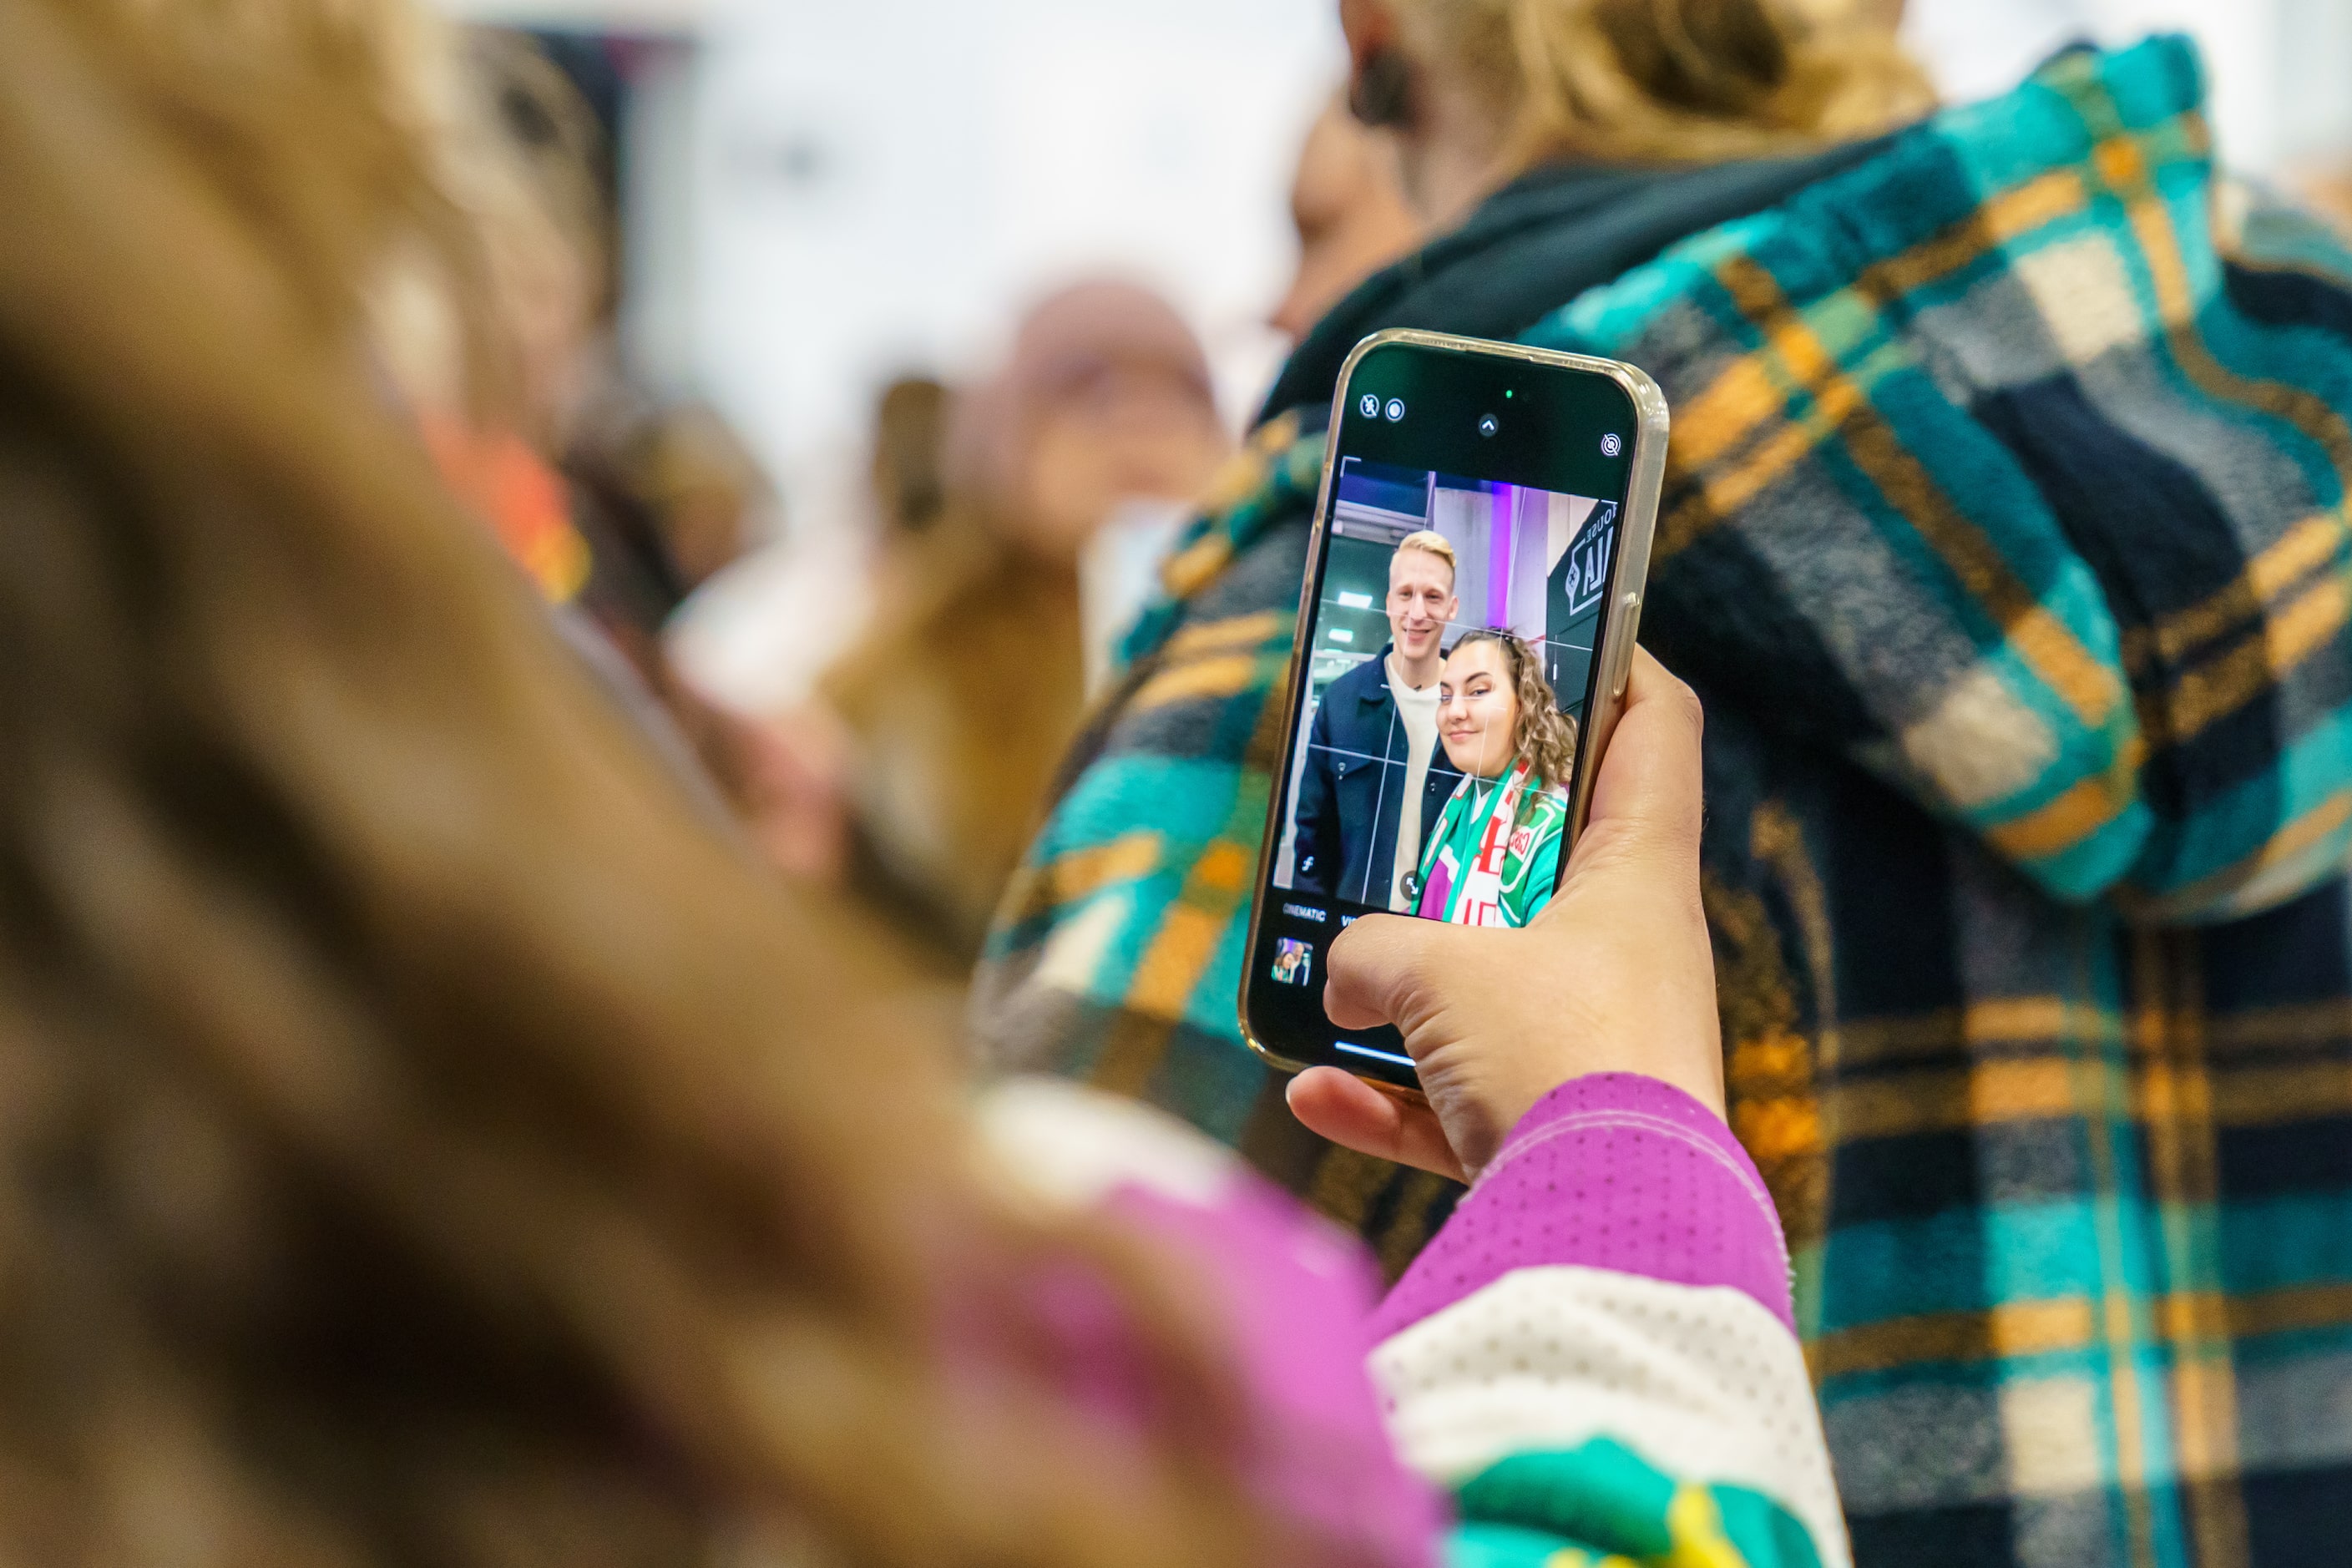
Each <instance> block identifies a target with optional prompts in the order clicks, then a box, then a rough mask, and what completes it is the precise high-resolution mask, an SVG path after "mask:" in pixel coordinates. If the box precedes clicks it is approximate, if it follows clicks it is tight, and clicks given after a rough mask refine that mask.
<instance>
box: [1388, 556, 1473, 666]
mask: <svg viewBox="0 0 2352 1568" xmlns="http://www.w3.org/2000/svg"><path fill="white" fill-rule="evenodd" d="M1457 607H1458V605H1457V603H1456V601H1455V599H1454V568H1453V567H1451V566H1449V565H1447V564H1446V563H1444V561H1443V560H1441V559H1440V558H1439V557H1437V556H1434V555H1432V554H1431V553H1430V552H1428V551H1426V550H1400V551H1398V552H1396V553H1395V554H1394V555H1392V556H1391V557H1390V558H1389V603H1388V611H1389V637H1390V638H1391V640H1392V641H1393V642H1395V644H1396V650H1397V653H1398V655H1399V657H1401V658H1404V659H1406V660H1408V661H1410V660H1415V659H1423V658H1430V657H1431V656H1432V655H1433V654H1435V653H1436V652H1437V644H1438V639H1439V638H1441V637H1444V635H1445V623H1446V622H1448V621H1450V620H1452V619H1453V618H1454V610H1455V609H1456V608H1457ZM1423 679H1427V678H1426V677H1424V678H1423Z"/></svg>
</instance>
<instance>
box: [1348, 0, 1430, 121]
mask: <svg viewBox="0 0 2352 1568" xmlns="http://www.w3.org/2000/svg"><path fill="white" fill-rule="evenodd" d="M1339 30H1340V31H1341V32H1343V33H1345V34H1346V35H1347V37H1348V111H1349V113H1350V114H1352V115H1354V116H1355V117H1356V118H1357V119H1358V120H1359V121H1362V122H1363V123H1364V124H1366V125H1369V126H1372V127H1374V128H1376V129H1378V128H1381V127H1387V128H1390V129H1402V128H1403V127H1405V126H1408V125H1410V124H1411V123H1412V97H1413V94H1412V67H1411V66H1410V65H1409V64H1407V63H1406V61H1405V58H1404V53H1403V51H1402V49H1400V48H1399V47H1398V45H1397V26H1396V15H1395V13H1394V12H1392V11H1391V10H1390V9H1389V8H1388V6H1387V5H1385V4H1383V3H1382V0H1339Z"/></svg>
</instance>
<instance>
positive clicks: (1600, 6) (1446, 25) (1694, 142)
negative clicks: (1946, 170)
mask: <svg viewBox="0 0 2352 1568" xmlns="http://www.w3.org/2000/svg"><path fill="white" fill-rule="evenodd" d="M1388 3H1389V4H1390V5H1391V6H1392V7H1393V8H1394V10H1395V11H1396V13H1397V15H1398V16H1399V17H1400V19H1401V21H1402V23H1403V24H1404V25H1405V26H1406V27H1407V29H1408V32H1417V33H1418V34H1419V35H1420V40H1419V41H1420V42H1421V44H1422V45H1423V47H1424V48H1427V49H1433V50H1434V51H1435V52H1436V54H1437V55H1438V56H1439V57H1441V58H1444V60H1445V61H1446V63H1447V64H1448V65H1449V66H1451V67H1452V68H1454V70H1456V71H1457V72H1459V73H1460V74H1461V75H1462V76H1463V77H1464V78H1465V79H1466V80H1467V81H1469V82H1470V83H1472V84H1473V85H1474V86H1475V87H1476V88H1477V89H1479V90H1480V91H1481V92H1482V94H1483V95H1484V97H1485V98H1486V100H1487V101H1488V102H1490V103H1491V104H1492V105H1493V106H1494V109H1495V112H1496V118H1497V129H1498V131H1499V132H1500V146H1499V149H1498V150H1499V151H1500V153H1501V154H1502V156H1503V159H1504V161H1505V163H1507V165H1509V166H1512V167H1526V166H1528V165H1531V164H1533V163H1540V162H1543V161H1545V160H1547V159H1552V158H1561V157H1574V158H1584V159H1591V160H1595V161H1601V162H1622V163H1712V162H1720V161H1725V160H1730V159H1738V158H1756V157H1769V156H1772V155H1775V154H1780V153H1798V152H1802V151H1805V150H1807V149H1810V148H1815V147H1820V146H1822V145H1825V144H1828V143H1832V142H1841V141H1847V140H1851V139H1853V138H1857V137H1862V136H1868V135H1872V134H1874V133H1876V132H1881V131H1885V130H1887V129H1890V128H1892V127H1893V126H1895V125H1898V124H1901V123H1904V122H1905V121H1910V120H1914V119H1916V118H1918V117H1919V116H1921V115H1923V114H1925V113H1927V111H1928V110H1930V109H1932V108H1933V107H1934V104H1935V93H1934V89H1932V88H1931V87H1930V86H1929V84H1928V81H1927V75H1926V73H1925V72H1923V71H1922V70H1921V69H1920V68H1919V67H1918V66H1917V65H1916V64H1915V63H1914V62H1913V61H1912V60H1911V59H1910V58H1909V57H1908V56H1906V54H1905V53H1904V52H1903V50H1902V49H1901V47H1899V46H1898V45H1897V44H1896V42H1895V17H1896V16H1898V15H1899V7H1889V6H1886V5H1880V4H1875V3H1873V0H1815V3H1813V4H1811V5H1801V4H1798V3H1795V0H1388Z"/></svg>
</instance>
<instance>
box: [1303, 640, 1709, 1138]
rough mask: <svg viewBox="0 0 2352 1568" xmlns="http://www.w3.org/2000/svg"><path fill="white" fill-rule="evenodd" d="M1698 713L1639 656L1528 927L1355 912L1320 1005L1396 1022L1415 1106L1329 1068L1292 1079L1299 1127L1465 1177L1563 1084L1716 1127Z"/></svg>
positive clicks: (1348, 1020)
mask: <svg viewBox="0 0 2352 1568" xmlns="http://www.w3.org/2000/svg"><path fill="white" fill-rule="evenodd" d="M1700 727H1701V720H1700V714H1699V709H1698V701H1697V699H1696V698H1695V697H1693V696H1692V695H1691V692H1690V689H1689V688H1688V687H1686V686H1685V685H1684V684H1683V683H1682V682H1681V681H1679V680H1677V679H1675V678H1674V677H1673V676H1672V675H1670V674H1668V673H1667V672H1666V670H1665V669H1664V667H1663V666H1661V665H1660V664H1659V663H1658V662H1657V661H1656V660H1655V659H1654V658H1651V657H1650V656H1649V655H1648V654H1647V653H1643V652H1639V651H1637V652H1636V653H1635V654H1634V656H1633V675H1632V679H1631V680H1630V681H1629V682H1628V684H1627V689H1626V693H1625V707H1624V709H1623V711H1622V717H1621V718H1620V719H1619V721H1618V724H1617V731H1616V734H1615V736H1614V738H1613V739H1612V741H1611V742H1610V746H1609V750H1608V752H1607V754H1606V755H1605V756H1604V757H1603V758H1602V759H1601V768H1600V773H1599V776H1598V778H1597V779H1596V780H1595V782H1594V786H1593V791H1592V807H1591V818H1590V820H1589V824H1588V826H1586V828H1585V831H1584V833H1583V835H1582V836H1581V837H1579V838H1578V840H1577V842H1576V845H1575V847H1574V848H1573V849H1572V850H1571V851H1570V856H1569V863H1568V868H1567V872H1566V874H1565V875H1564V876H1563V877H1562V878H1561V879H1560V885H1559V894H1558V895H1557V896H1556V897H1555V898H1554V899H1553V900H1552V901H1551V903H1550V905H1549V907H1548V908H1547V909H1546V910H1544V911H1543V913H1542V914H1540V915H1538V917H1537V918H1536V919H1535V921H1533V922H1532V923H1530V924H1529V925H1528V926H1527V927H1526V928H1525V929H1524V930H1520V931H1492V930H1479V929H1475V928H1471V927H1465V926H1456V925H1445V924H1441V923H1438V922H1435V921H1419V920H1411V919H1404V918H1400V917H1395V916H1383V915H1373V916H1367V917H1365V918H1364V919H1363V920H1360V921H1357V922H1356V924H1355V925H1354V926H1353V927H1351V928H1349V930H1348V931H1346V932H1344V933H1342V934H1341V936H1340V937H1339V941H1338V942H1334V943H1333V944H1332V948H1331V956H1330V967H1331V975H1330V984H1329V985H1328V988H1327V989H1326V991H1325V993H1324V1005H1325V1006H1326V1007H1327V1008H1328V1011H1329V1013H1330V1015H1331V1021H1332V1022H1333V1023H1334V1024H1335V1025H1337V1026H1339V1027H1340V1028H1342V1029H1363V1028H1370V1027H1372V1026H1376V1025H1383V1024H1386V1025H1393V1026H1395V1027H1396V1028H1398V1029H1399V1030H1401V1031H1402V1034H1403V1037H1404V1045H1405V1049H1406V1052H1407V1053H1408V1054H1409V1055H1410V1056H1411V1057H1412V1059H1413V1063H1414V1066H1415V1067H1416V1068H1417V1069H1418V1070H1419V1073H1420V1079H1421V1088H1422V1092H1423V1095H1424V1096H1425V1097H1426V1098H1427V1101H1428V1103H1427V1104H1426V1105H1421V1104H1415V1103H1412V1101H1411V1100H1407V1099H1405V1098H1404V1097H1402V1096H1399V1095H1396V1094H1393V1093H1390V1092H1386V1091H1383V1090H1382V1089H1377V1088H1374V1087H1373V1086H1372V1085H1371V1084H1370V1083H1367V1082H1365V1081H1363V1080H1362V1079H1359V1078H1357V1077H1355V1076H1353V1075H1351V1074H1349V1073H1346V1072H1343V1071H1341V1070H1339V1068H1329V1067H1318V1068H1311V1069H1309V1070H1308V1071H1307V1072H1305V1073H1302V1074H1301V1075H1300V1076H1299V1077H1297V1079H1293V1080H1292V1081H1291V1085H1290V1105H1291V1109H1292V1110H1293V1112H1294V1113H1295V1114H1297V1117H1298V1119H1299V1120H1300V1121H1303V1122H1305V1123H1306V1124H1307V1126H1308V1127H1310V1128H1312V1129H1314V1130H1315V1131H1318V1132H1319V1133H1321V1134H1322V1135H1323V1136H1324V1137H1326V1138H1328V1139H1330V1140H1331V1141H1332V1142H1335V1143H1342V1144H1345V1145H1347V1146H1348V1147H1349V1148H1351V1149H1356V1150H1359V1151H1360V1152H1364V1153H1367V1154H1376V1155H1379V1156H1380V1157H1381V1158H1382V1159H1387V1160H1394V1161H1397V1162H1399V1163H1403V1164H1409V1165H1418V1166H1420V1167H1421V1168H1422V1169H1423V1170H1429V1171H1435V1172H1437V1173H1439V1174H1441V1175H1446V1176H1451V1177H1454V1179H1456V1180H1468V1179H1469V1178H1470V1177H1472V1176H1475V1174H1476V1173H1477V1172H1478V1171H1479V1170H1480V1169H1481V1168H1482V1167H1483V1166H1484V1165H1485V1164H1486V1162H1487V1161H1488V1160H1489V1159H1491V1158H1492V1157H1493V1155H1494V1153H1495V1151H1496V1148H1497V1147H1498V1146H1499V1144H1500V1143H1501V1142H1502V1140H1503V1139H1504V1138H1505V1137H1506V1136H1507V1135H1508V1133H1509V1132H1510V1131H1511V1129H1512V1128H1513V1127H1514V1126H1515V1125H1517V1122H1518V1121H1519V1119H1520V1118H1521V1117H1522V1116H1525V1115H1526V1114H1527V1112H1528V1110H1530V1109H1531V1108H1532V1107H1533V1106H1534V1105H1535V1103H1536V1101H1537V1100H1540V1099H1542V1098H1543V1097H1544V1096H1545V1095H1546V1094H1548V1093H1549V1092H1550V1091H1551V1090H1552V1089H1555V1088H1557V1087H1558V1086H1559V1085H1560V1084H1563V1083H1565V1082H1567V1081H1568V1080H1569V1079H1573V1078H1580V1077H1582V1076H1584V1075H1585V1074H1587V1073H1596V1072H1638V1073H1646V1074H1648V1075H1649V1076H1650V1077H1652V1078H1656V1079H1663V1080H1664V1081H1665V1082H1667V1083H1670V1084H1673V1085H1674V1086H1675V1088H1677V1089H1682V1090H1683V1091H1684V1092H1685V1093H1687V1094H1689V1095H1691V1096H1692V1097H1693V1098H1695V1099H1696V1100H1698V1101H1699V1102H1700V1103H1701V1104H1703V1105H1705V1106H1706V1107H1707V1108H1708V1109H1710V1110H1713V1111H1715V1112H1716V1113H1717V1115H1721V1114H1722V1113H1723V1109H1724V1094H1723V1044H1722V1034H1721V1029H1720V1026H1719V1024H1718V1022H1717V1016H1716V1009H1715V957H1714V951H1713V948H1712V947H1711V946H1710V944H1709V942H1708V940H1707V931H1706V914H1705V912H1704V911H1703V910H1702V909H1701V907H1700V903H1699V882H1698V837H1699V818H1700V805H1701V802H1700V777H1699V733H1700Z"/></svg>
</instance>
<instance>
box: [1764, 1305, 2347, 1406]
mask: <svg viewBox="0 0 2352 1568" xmlns="http://www.w3.org/2000/svg"><path fill="white" fill-rule="evenodd" d="M2147 1310H2148V1318H2149V1322H2150V1323H2151V1325H2152V1326H2153V1327H2154V1329H2155V1331H2156V1334H2157V1337H2158V1339H2159V1340H2161V1341H2163V1342H2167V1343H2170V1342H2178V1341H2181V1340H2185V1339H2188V1338H2189V1337H2191V1336H2192V1335H2197V1334H2202V1333H2207V1332H2210V1327H2209V1325H2210V1324H2211V1323H2213V1322H2217V1321H2218V1322H2219V1323H2220V1324H2221V1329H2222V1331H2223V1332H2225V1333H2227V1334H2228V1335H2229V1336H2230V1337H2231V1338H2232V1339H2234V1340H2248V1339H2256V1338H2260V1337H2261V1336H2263V1335H2265V1334H2284V1333H2294V1332H2300V1331H2309V1330H2313V1329H2342V1328H2347V1327H2352V1284H2325V1285H2297V1286H2290V1287H2286V1288H2284V1289H2276V1290H2265V1291H2258V1292H2253V1293H2250V1294H2245V1295H2238V1296H2230V1295H2224V1294H2223V1293H2221V1292H2220V1291H2218V1290H2195V1291H2182V1292H2176V1293H2174V1294H2170V1295H2164V1296H2157V1297H2154V1298H2152V1299H2150V1300H2149V1302H2148V1308H2147ZM2097 1316H2098V1313H2097V1308H2096V1305H2095V1303H2094V1302H2093V1301H2092V1300H2090V1299H2088V1298H2086V1297H2079V1296H2076V1297H2064V1298H2060V1299H2056V1300H2043V1301H2004V1302H2002V1303H2001V1304H2000V1305H1999V1306H1996V1307H1990V1308H1986V1309H1983V1310H1976V1311H1967V1312H1936V1313H1928V1314H1923V1315H1921V1316H1918V1317H1913V1318H1893V1319H1888V1320H1886V1321H1883V1322H1876V1323H1868V1324H1864V1325H1863V1326H1862V1327H1860V1328H1853V1329H1840V1330H1836V1331H1832V1332H1830V1333H1826V1334H1823V1335H1822V1336H1820V1337H1819V1338H1817V1339H1815V1340H1814V1341H1813V1342H1812V1343H1811V1344H1810V1345H1808V1346H1806V1347H1805V1362H1806V1364H1807V1366H1808V1367H1809V1368H1811V1372H1812V1374H1813V1377H1814V1379H1815V1381H1817V1382H1826V1381H1827V1380H1829V1379H1831V1378H1837V1377H1850V1376H1854V1375H1858V1374H1865V1373H1878V1372H1885V1371H1887V1370H1889V1369H1890V1368H1894V1367H1898V1366H1915V1365H1927V1364H1944V1363H1949V1364H1954V1365H1966V1364H1969V1363H1976V1362H1983V1361H1990V1360H1994V1359H2000V1360H2008V1361H2027V1360H2031V1359H2032V1358H2033V1357H2036V1356H2045V1355H2068V1354H2073V1353H2075V1352H2081V1351H2084V1350H2086V1349H2088V1348H2089V1347H2090V1346H2091V1345H2093V1344H2094V1343H2095V1342H2096V1340H2097Z"/></svg>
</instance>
